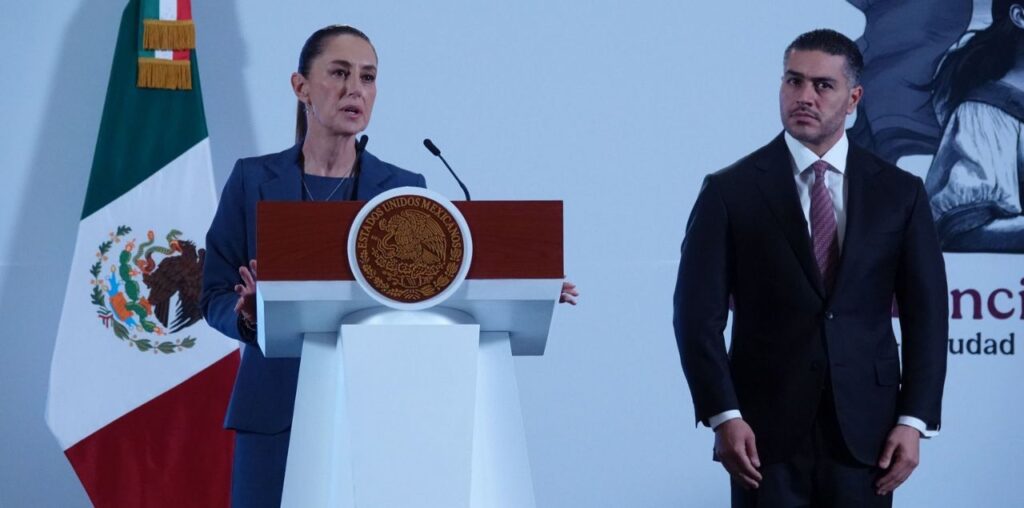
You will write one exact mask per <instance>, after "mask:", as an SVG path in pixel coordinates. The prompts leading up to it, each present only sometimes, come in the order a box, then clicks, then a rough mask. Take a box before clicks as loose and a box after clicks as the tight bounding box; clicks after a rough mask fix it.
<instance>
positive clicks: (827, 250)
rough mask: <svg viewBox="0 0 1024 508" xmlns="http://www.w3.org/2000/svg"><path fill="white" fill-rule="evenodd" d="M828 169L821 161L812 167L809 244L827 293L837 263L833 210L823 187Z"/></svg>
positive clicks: (830, 288)
mask: <svg viewBox="0 0 1024 508" xmlns="http://www.w3.org/2000/svg"><path fill="white" fill-rule="evenodd" d="M831 167H832V166H830V165H829V163H827V162H825V161H823V160H819V161H817V162H815V163H814V164H811V169H813V170H814V184H813V185H812V186H811V243H813V244H814V258H815V259H816V260H817V261H818V270H820V271H821V280H822V282H824V283H825V290H826V291H829V292H831V291H832V284H833V283H834V282H835V276H836V265H837V264H838V263H839V235H838V233H837V230H838V228H837V227H836V215H835V209H834V208H833V207H832V196H831V195H829V193H828V188H826V187H825V172H826V171H828V169H829V168H831Z"/></svg>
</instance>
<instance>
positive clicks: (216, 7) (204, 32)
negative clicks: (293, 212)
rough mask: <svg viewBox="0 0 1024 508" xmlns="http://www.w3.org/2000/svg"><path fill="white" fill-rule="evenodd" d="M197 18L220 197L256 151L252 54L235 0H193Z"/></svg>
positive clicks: (204, 96) (214, 163)
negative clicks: (249, 70) (248, 77)
mask: <svg viewBox="0 0 1024 508" xmlns="http://www.w3.org/2000/svg"><path fill="white" fill-rule="evenodd" d="M192 16H193V17H194V18H195V19H196V31H197V33H196V43H197V45H198V48H197V51H198V58H199V72H200V76H201V77H202V80H203V103H204V105H205V107H206V126H207V128H208V129H209V131H210V151H211V152H212V157H213V173H214V175H215V180H216V187H217V192H218V195H219V192H220V191H221V189H222V188H223V187H224V182H226V181H227V179H228V174H229V173H230V172H231V168H232V167H234V165H235V160H236V159H238V158H240V157H251V156H253V155H256V147H255V146H256V145H255V141H254V139H253V137H254V133H253V128H252V114H251V113H250V111H249V104H250V102H249V91H248V89H246V87H245V79H244V77H245V68H246V67H247V66H248V64H249V55H248V49H247V48H246V46H245V43H244V42H243V41H242V34H241V31H240V29H239V27H240V24H239V20H238V8H237V5H236V4H235V2H193V4H192ZM205 233H206V232H205V231H204V232H202V234H205Z"/></svg>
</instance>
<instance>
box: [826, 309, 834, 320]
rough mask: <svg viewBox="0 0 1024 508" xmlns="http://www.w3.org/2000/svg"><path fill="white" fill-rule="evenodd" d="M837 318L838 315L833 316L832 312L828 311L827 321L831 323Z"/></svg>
mask: <svg viewBox="0 0 1024 508" xmlns="http://www.w3.org/2000/svg"><path fill="white" fill-rule="evenodd" d="M835 317H836V315H835V314H833V313H832V311H828V312H826V313H825V319H827V320H829V321H831V320H833V319H835Z"/></svg>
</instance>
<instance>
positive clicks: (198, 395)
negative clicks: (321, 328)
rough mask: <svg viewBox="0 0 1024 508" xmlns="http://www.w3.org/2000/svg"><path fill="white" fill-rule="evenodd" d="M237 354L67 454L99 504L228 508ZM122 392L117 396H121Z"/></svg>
mask: <svg viewBox="0 0 1024 508" xmlns="http://www.w3.org/2000/svg"><path fill="white" fill-rule="evenodd" d="M238 362H239V354H238V352H237V351H235V352H232V353H231V354H229V355H227V356H225V357H224V358H222V359H220V360H218V361H217V362H216V363H214V364H213V365H210V366H209V367H207V368H206V369H204V370H202V371H201V372H199V373H198V374H196V375H194V376H192V377H191V378H189V379H187V380H185V381H183V382H182V383H181V384H179V385H178V386H175V387H174V388H172V389H170V390H168V391H167V392H164V393H162V394H160V395H159V396H157V397H156V398H154V399H153V400H151V401H149V402H147V403H145V404H143V405H141V406H139V407H137V408H135V409H133V410H132V411H131V412H129V413H128V414H126V415H124V416H122V417H120V418H118V419H117V420H114V421H113V422H111V423H110V424H108V425H107V426H105V427H103V428H102V429H99V430H97V431H96V432H94V433H92V434H91V435H90V436H89V437H87V438H85V439H83V440H81V441H79V442H78V443H76V444H75V445H74V446H72V447H71V448H68V449H67V450H65V451H64V453H65V455H67V457H68V460H69V461H70V462H71V465H72V467H74V469H75V473H77V474H78V478H79V479H80V480H81V481H82V485H83V486H84V487H85V491H86V492H87V493H88V494H89V499H90V500H91V501H92V503H93V505H95V506H97V507H100V508H105V507H125V506H131V507H139V508H180V507H183V506H203V507H205V506H228V505H229V504H230V501H231V462H232V457H233V453H234V432H232V431H229V430H225V429H224V412H225V410H226V409H227V405H228V399H229V397H230V395H231V387H232V385H233V384H234V382H235V372H236V371H237V370H238ZM115 395H116V394H111V396H112V397H113V396H115Z"/></svg>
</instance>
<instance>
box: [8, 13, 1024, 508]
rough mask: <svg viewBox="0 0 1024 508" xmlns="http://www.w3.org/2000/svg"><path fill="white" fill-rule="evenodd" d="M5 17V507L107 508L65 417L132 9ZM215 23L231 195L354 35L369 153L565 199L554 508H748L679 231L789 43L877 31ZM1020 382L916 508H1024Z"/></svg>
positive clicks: (759, 112) (473, 21) (984, 394)
mask: <svg viewBox="0 0 1024 508" xmlns="http://www.w3.org/2000/svg"><path fill="white" fill-rule="evenodd" d="M8 4H9V5H8V6H7V7H6V9H5V10H6V18H7V19H8V21H7V22H5V23H3V28H0V46H2V47H4V48H5V50H6V51H5V58H4V64H3V67H4V71H3V72H2V73H0V91H2V93H0V112H2V114H3V115H4V116H5V119H4V120H5V123H6V125H5V126H4V127H3V132H4V134H3V136H2V137H0V171H2V172H3V173H2V175H3V185H2V186H0V330H2V332H0V336H2V340H0V506H3V507H9V506H10V507H22V506H62V507H73V506H88V500H87V498H86V497H85V494H84V491H83V490H82V488H81V487H80V486H79V485H78V482H77V479H76V478H75V476H74V473H73V472H72V470H71V468H70V467H69V466H68V465H67V463H66V461H65V460H64V458H63V455H62V454H61V451H60V449H59V447H58V446H57V444H56V443H55V442H54V441H53V440H52V438H51V437H50V435H49V433H48V431H47V430H46V427H45V425H44V422H43V404H44V397H45V392H46V383H47V376H48V372H49V361H50V354H51V353H52V349H53V337H54V335H55V333H56V330H57V322H58V318H59V315H60V310H61V309H60V305H61V303H60V302H61V300H62V296H63V294H64V286H65V281H66V279H67V276H68V264H69V261H70V257H71V254H72V249H73V245H74V235H75V231H76V227H77V224H78V220H79V214H80V210H81V207H82V202H83V199H84V186H85V183H86V181H87V178H88V170H89V165H90V161H91V157H92V151H93V147H94V144H95V137H96V133H97V131H98V127H99V116H100V112H101V109H102V105H103V98H104V95H105V90H106V81H107V77H108V73H109V70H110V62H111V58H112V55H113V46H114V40H115V37H116V32H117V27H118V20H119V18H120V14H121V10H122V8H123V2H122V1H118V0H103V1H101V0H51V1H48V2H44V3H38V2H8ZM193 13H194V16H195V19H196V24H197V26H198V37H199V39H198V45H199V48H198V51H199V63H200V70H201V75H202V82H203V92H204V97H205V103H206V111H207V120H208V123H209V127H210V134H211V142H212V147H213V159H214V166H215V168H216V169H215V170H216V178H217V183H218V187H219V186H221V185H223V183H224V180H225V178H226V176H227V173H228V171H229V170H230V168H231V166H232V163H233V162H234V160H235V159H236V158H238V157H243V156H250V155H255V154H261V153H266V152H272V151H278V150H280V149H283V148H285V147H287V146H289V144H290V143H291V142H292V136H293V130H292V129H293V121H294V111H295V101H294V99H293V97H292V95H291V91H290V88H289V85H288V77H289V74H290V73H291V72H292V70H293V69H294V67H295V64H296V59H297V55H298V52H299V48H300V46H301V44H302V42H303V41H304V39H305V38H306V37H307V36H308V34H309V33H311V32H312V31H313V30H314V29H316V28H319V27H321V26H323V25H326V24H331V23H349V24H353V25H356V26H358V27H360V28H362V29H363V30H365V31H366V32H367V33H368V34H369V35H370V36H371V38H373V40H374V43H375V44H376V47H377V51H378V53H379V55H380V75H379V92H378V98H377V105H376V108H375V111H374V116H373V121H372V123H371V126H370V129H369V130H368V131H367V133H368V134H369V136H370V138H371V141H370V145H369V148H370V150H371V151H373V152H374V153H376V154H378V155H380V156H381V157H382V158H384V159H385V160H388V161H390V162H393V163H395V164H398V165H399V166H402V167H405V168H408V169H412V170H415V171H419V172H421V173H423V174H425V175H426V177H427V182H428V185H429V186H430V187H431V188H432V189H434V190H437V191H440V192H442V193H444V194H445V195H447V196H448V197H450V198H453V199H456V198H458V197H459V196H460V194H459V191H458V187H457V186H456V185H455V183H454V182H453V181H452V180H451V179H450V177H449V176H448V175H447V173H446V171H445V170H444V168H443V166H441V165H440V163H439V161H437V160H435V159H434V158H433V157H432V156H430V154H429V153H428V152H427V151H426V150H425V149H423V147H422V146H421V144H420V143H421V140H422V139H423V138H424V137H431V138H433V140H434V141H435V142H436V143H437V145H438V146H439V147H440V148H441V149H442V150H443V151H444V153H445V155H446V156H447V158H448V160H449V161H450V162H451V163H452V164H453V165H454V166H455V167H456V168H457V170H458V171H459V172H460V174H461V176H462V178H463V180H464V181H465V182H466V184H467V185H468V186H469V187H470V189H471V190H472V192H473V195H474V196H475V197H476V198H477V199H562V200H564V201H565V242H566V271H567V272H568V276H569V278H570V279H572V280H573V281H575V282H577V283H578V284H579V286H580V289H581V291H582V292H583V297H582V299H581V303H580V305H579V306H578V307H575V308H569V307H568V306H563V307H560V308H559V309H558V313H557V315H556V318H555V323H554V327H553V330H552V336H551V341H550V343H549V346H548V352H547V354H546V355H545V356H543V357H540V358H520V359H518V360H517V362H516V369H517V373H518V376H519V383H520V390H521V395H522V403H523V413H524V418H525V422H526V432H527V438H528V440H529V453H530V458H531V461H532V464H533V474H534V482H535V485H536V493H537V500H538V505H539V506H543V507H626V506H629V507H633V506H636V507H677V506H725V505H726V503H727V501H726V500H727V492H728V481H727V477H726V475H725V473H724V472H723V471H722V470H721V468H720V466H718V465H717V464H714V463H712V462H711V460H710V457H711V446H712V436H711V433H710V431H708V430H706V429H703V428H694V425H693V412H692V408H691V405H690V397H689V395H688V393H687V390H686V385H685V382H684V379H683V375H682V372H681V370H680V368H679V363H678V356H677V352H676V345H675V341H674V337H673V334H672V327H671V312H672V309H671V294H672V290H673V284H674V281H675V271H676V266H677V263H678V247H679V242H680V240H681V238H682V233H683V227H684V224H685V220H686V217H687V214H688V212H689V209H690V206H691V204H692V203H693V200H694V198H695V196H696V192H697V190H698V186H699V184H700V181H701V178H702V176H703V175H704V174H705V173H707V172H710V171H713V170H715V169H718V168H721V167H723V166H725V165H727V164H729V163H731V162H733V161H734V160H736V159H737V158H739V157H740V156H742V155H744V154H745V153H747V152H749V151H751V150H753V149H755V148H757V147H758V146H760V145H762V144H763V143H765V142H767V141H768V140H770V139H771V138H772V137H773V136H774V135H776V134H777V133H778V132H779V131H780V129H781V126H780V123H779V120H778V106H777V92H778V83H779V77H780V75H781V57H782V51H783V49H784V48H785V46H786V45H787V44H788V43H789V42H790V40H791V39H792V38H793V37H794V36H795V35H796V34H798V33H801V32H803V31H806V30H809V29H812V28H817V27H823V26H824V27H832V28H835V29H838V30H840V31H843V32H844V33H846V34H848V35H850V36H851V37H854V38H856V37H857V36H859V35H860V33H861V32H862V30H863V27H864V18H863V16H862V15H861V14H860V12H858V11H857V10H855V9H854V8H853V7H852V6H850V5H849V4H847V3H846V2H843V1H839V0H830V1H825V2H823V1H820V0H802V1H798V0H786V1H773V2H761V1H747V2H679V1H669V0H665V1H656V0H645V1H640V2H608V1H589V2H583V1H575V2H558V1H538V0H520V1H517V2H471V1H466V0H464V1H434V2H363V3H361V4H353V3H351V2H344V3H342V2H328V1H323V0H317V1H301V2H269V1H250V2H237V1H233V0H218V1H212V0H195V2H194V5H193ZM912 162H917V163H918V169H917V171H918V172H920V171H921V169H920V168H922V167H927V161H912ZM922 164H923V165H922ZM970 259H971V260H972V261H973V260H979V261H980V258H970ZM986 259H987V260H988V261H986V262H984V263H974V265H971V268H970V269H971V270H972V273H973V274H975V275H976V274H978V273H981V274H985V273H991V274H992V275H991V277H992V278H993V280H997V279H1005V280H1007V281H1009V282H1014V281H1015V280H1016V278H1019V277H1020V276H1021V274H1022V273H1021V268H1022V267H1024V266H1022V263H1021V262H1020V258H1019V257H1012V256H1010V257H995V258H986ZM958 262H959V261H958ZM964 263H966V261H965V262H964ZM1007 270H1009V272H1007ZM964 271H965V269H963V268H961V269H960V273H961V274H962V273H963V272H964ZM1007 273H1009V276H1007ZM951 283H954V281H952V280H951ZM962 284H966V285H972V284H971V283H967V282H964V283H962ZM973 285H975V286H984V285H985V284H981V283H978V284H973ZM1010 289H1012V290H1013V291H1014V292H1016V291H1017V290H1019V289H1020V288H1019V286H1010ZM1016 305H1018V308H1020V307H1021V306H1024V304H1021V303H1019V302H1018V303H1017V304H1016ZM972 326H974V325H972ZM978 326H980V325H978ZM1001 326H1002V325H1001ZM1005 326H1006V327H1008V328H1007V330H1009V331H1014V330H1017V331H1019V330H1020V321H1019V320H1011V321H1009V322H1007V323H1005ZM971 330H973V329H971ZM971 330H967V331H964V332H963V333H964V334H967V333H970V334H973V331H971ZM1000 333H1002V332H1000ZM1007 333H1008V332H1007ZM1022 382H1024V370H1022V369H1021V362H1020V360H1019V357H1018V356H1004V357H998V358H982V357H966V356H964V357H953V358H951V369H950V379H949V383H948V389H947V394H948V395H947V410H946V422H945V423H946V425H945V427H944V428H943V433H942V435H941V436H940V437H939V438H937V439H934V440H932V441H931V442H927V443H924V444H923V447H922V448H923V451H922V458H923V464H922V466H921V468H920V469H919V471H918V472H917V473H915V476H914V478H913V479H912V480H911V481H910V482H909V483H908V484H907V485H906V486H904V487H903V488H901V489H900V490H899V491H898V492H897V503H898V504H900V505H902V506H1020V505H1022V503H1024V494H1022V493H1021V492H1020V491H1019V490H1013V489H1011V488H1010V486H1011V485H1013V484H1014V483H1015V482H1018V481H1019V479H1020V478H1021V477H1024V468H1022V466H1021V461H1020V460H1018V459H1017V458H1016V457H1018V456H1019V455H1020V454H1021V453H1022V452H1024V438H1021V437H1020V436H1021V433H1020V431H1019V429H1018V428H1017V426H1016V425H1015V424H1016V423H1018V422H1020V421H1021V416H1022V412H1024V410H1022V407H1021V397H1020V395H1019V394H1017V393H1016V388H1017V386H1019V385H1021V384H1022ZM979 499H980V500H981V501H979Z"/></svg>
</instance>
